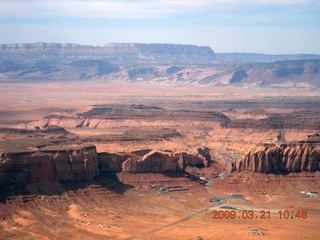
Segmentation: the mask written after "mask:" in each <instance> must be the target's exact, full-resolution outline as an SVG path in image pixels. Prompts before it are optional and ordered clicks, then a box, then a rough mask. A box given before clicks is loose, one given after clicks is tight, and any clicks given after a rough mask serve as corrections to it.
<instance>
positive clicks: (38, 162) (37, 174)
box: [0, 146, 211, 186]
mask: <svg viewBox="0 0 320 240" xmlns="http://www.w3.org/2000/svg"><path fill="white" fill-rule="evenodd" d="M204 153H206V154H208V152H206V150H203V149H201V150H198V153H197V154H190V153H171V152H156V151H147V153H146V154H144V155H143V156H140V155H136V154H134V153H132V154H129V153H126V154H121V153H107V152H103V153H97V151H96V147H95V146H91V147H85V148H80V149H74V150H45V151H35V152H15V153H1V154H0V186H6V185H27V184H30V183H37V182H43V181H58V182H83V181H91V180H94V178H95V177H97V176H99V174H100V173H107V172H131V173H147V172H151V173H164V172H183V171H184V169H185V168H186V167H187V166H192V167H201V168H202V167H205V166H208V165H209V164H210V161H211V159H210V155H205V156H203V155H202V154H204Z"/></svg>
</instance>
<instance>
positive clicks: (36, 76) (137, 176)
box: [0, 43, 320, 240]
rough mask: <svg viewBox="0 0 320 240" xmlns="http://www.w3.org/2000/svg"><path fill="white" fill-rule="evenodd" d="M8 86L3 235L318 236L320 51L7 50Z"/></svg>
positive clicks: (0, 153)
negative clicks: (269, 52) (266, 52)
mask: <svg viewBox="0 0 320 240" xmlns="http://www.w3.org/2000/svg"><path fill="white" fill-rule="evenodd" d="M0 92H1V94H0V102H1V103H2V104H1V105H0V238H1V239H139V238H140V239H159V240H160V239H198V240H199V239H217V238H219V239H256V238H257V237H258V236H257V234H256V233H259V234H260V236H259V237H262V238H266V239H290V240H291V239H318V238H319V231H318V225H319V214H320V212H319V211H320V210H319V203H320V202H319V201H320V200H319V197H318V195H317V193H318V192H319V191H320V185H319V182H320V171H319V170H320V169H319V159H320V147H319V146H320V139H319V133H320V111H319V106H320V97H319V96H320V95H319V56H318V55H311V54H310V55H304V54H297V55H265V54H246V53H224V54H223V53H216V52H214V51H213V50H212V49H211V48H208V47H199V46H192V45H179V44H135V43H123V44H117V43H113V44H106V45H105V46H101V47H98V46H96V47H95V46H89V45H86V46H84V45H79V44H64V43H35V44H2V45H0ZM307 194H308V195H307ZM309 195H310V196H311V195H312V196H313V197H309ZM213 211H217V212H218V213H221V214H223V216H227V213H231V211H235V213H236V218H234V219H230V218H229V219H227V218H226V217H223V218H220V219H214V218H213ZM263 212H264V213H265V216H264V219H263V218H261V213H263ZM251 213H252V214H253V215H252V216H253V218H252V219H249V218H248V217H249V216H251V215H250V214H251ZM280 213H282V215H281V217H282V219H281V218H280V215H279V214H280ZM284 213H285V214H284ZM287 213H288V214H289V215H287ZM301 213H303V218H302V217H301V216H302V215H301ZM246 214H247V215H246ZM246 216H247V218H246ZM284 216H285V217H286V218H284ZM253 229H257V230H253Z"/></svg>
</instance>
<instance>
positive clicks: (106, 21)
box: [0, 0, 320, 54]
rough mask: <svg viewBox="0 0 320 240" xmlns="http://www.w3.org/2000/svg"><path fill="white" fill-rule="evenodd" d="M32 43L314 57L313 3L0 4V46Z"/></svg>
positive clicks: (319, 46)
mask: <svg viewBox="0 0 320 240" xmlns="http://www.w3.org/2000/svg"><path fill="white" fill-rule="evenodd" d="M34 42H67V43H80V44H91V45H104V44H105V43H110V42H139V43H180V44H195V45H204V46H210V47H211V48H212V49H213V50H214V51H215V52H257V53H270V54H281V53H316V54H320V0H190V1H189V0H171V1H169V0H77V1H73V0H0V43H34Z"/></svg>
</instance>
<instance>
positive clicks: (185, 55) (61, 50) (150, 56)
mask: <svg viewBox="0 0 320 240" xmlns="http://www.w3.org/2000/svg"><path fill="white" fill-rule="evenodd" d="M19 55H23V56H24V57H25V58H26V59H34V58H38V59H48V58H49V59H52V58H55V59H59V60H60V61H65V62H67V61H70V60H76V59H79V60H80V59H81V60H83V59H89V60H93V59H97V58H99V59H107V60H109V61H110V62H112V63H114V64H119V65H138V64H146V63H147V64H212V63H213V61H214V59H215V55H214V52H213V50H212V49H211V48H210V47H199V46H195V45H181V44H141V43H109V44H105V45H104V46H102V47H100V46H92V45H80V44H72V43H33V44H0V59H4V58H10V59H14V57H16V56H19Z"/></svg>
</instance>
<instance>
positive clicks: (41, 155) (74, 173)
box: [0, 146, 99, 186]
mask: <svg viewBox="0 0 320 240" xmlns="http://www.w3.org/2000/svg"><path fill="white" fill-rule="evenodd" d="M98 175H99V168H98V156H97V152H96V148H95V147H94V146H92V147H86V148H80V149H74V150H46V151H36V152H16V153H2V154H1V155H0V186H4V185H11V184H21V185H26V184H29V183H36V182H41V181H60V182H80V181H90V180H93V179H94V177H95V176H98Z"/></svg>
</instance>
